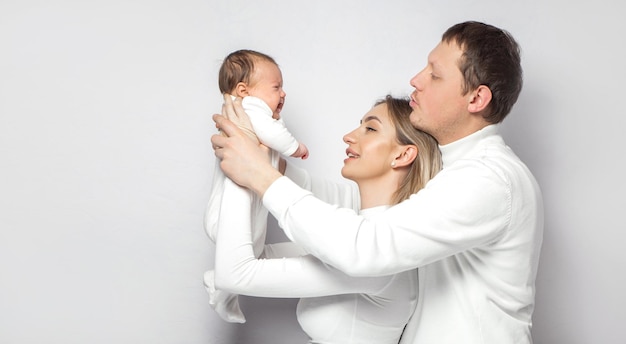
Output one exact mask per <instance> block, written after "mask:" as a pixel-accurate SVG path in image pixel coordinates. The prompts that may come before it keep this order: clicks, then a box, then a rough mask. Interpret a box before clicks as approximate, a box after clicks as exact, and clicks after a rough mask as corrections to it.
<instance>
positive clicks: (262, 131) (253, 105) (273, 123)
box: [242, 97, 299, 157]
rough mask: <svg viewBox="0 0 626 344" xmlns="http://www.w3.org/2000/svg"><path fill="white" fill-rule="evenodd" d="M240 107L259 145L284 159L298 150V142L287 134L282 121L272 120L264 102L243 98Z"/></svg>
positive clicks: (270, 111) (252, 98)
mask: <svg viewBox="0 0 626 344" xmlns="http://www.w3.org/2000/svg"><path fill="white" fill-rule="evenodd" d="M242 105H243V108H244V110H245V111H246V113H247V114H248V117H250V123H252V128H253V129H254V132H255V133H256V135H257V137H258V138H259V141H261V143H263V144H264V145H266V146H268V147H270V148H271V149H273V150H275V151H277V152H279V153H280V154H282V155H283V156H286V157H289V156H291V155H292V154H293V153H294V152H295V151H296V150H297V149H298V145H299V144H298V140H296V138H295V137H294V136H293V135H292V134H291V132H289V130H288V129H287V127H286V126H285V123H284V122H283V120H282V119H277V120H276V119H274V118H272V110H271V109H270V108H269V106H267V104H266V103H265V102H263V101H262V100H261V99H259V98H255V97H245V98H243V102H242Z"/></svg>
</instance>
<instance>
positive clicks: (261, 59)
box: [204, 50, 309, 323]
mask: <svg viewBox="0 0 626 344" xmlns="http://www.w3.org/2000/svg"><path fill="white" fill-rule="evenodd" d="M219 87H220V92H222V94H230V95H231V96H232V97H233V98H235V97H242V98H243V100H242V105H243V108H244V110H245V111H246V113H247V114H248V117H250V123H251V124H252V128H242V129H244V131H246V132H247V133H248V134H249V135H255V136H256V137H257V138H258V140H259V141H260V142H261V143H262V144H264V145H266V146H267V147H269V148H270V156H271V161H272V165H274V167H278V161H279V159H280V155H283V156H291V157H296V158H301V159H306V158H307V157H308V155H309V151H308V149H307V147H306V146H305V145H304V144H302V143H299V142H298V141H297V140H296V139H295V138H294V137H293V135H291V133H290V132H289V131H288V130H287V128H286V127H285V125H284V123H283V121H282V119H281V117H280V111H281V110H282V108H283V104H284V102H285V96H286V94H285V91H283V78H282V74H281V71H280V69H279V68H278V65H277V64H276V62H275V61H274V59H273V58H271V57H270V56H268V55H265V54H263V53H260V52H256V51H252V50H238V51H235V52H233V53H231V54H229V55H228V56H227V57H226V59H225V60H224V62H223V63H222V66H221V68H220V71H219ZM240 189H241V188H240V187H239V186H238V185H236V184H235V183H234V182H233V181H231V180H230V179H228V178H227V177H226V176H224V173H223V172H222V170H221V169H220V168H219V162H216V164H215V170H214V174H213V185H212V189H211V195H210V197H209V204H208V206H207V210H206V213H205V220H204V227H205V230H206V231H207V234H208V235H209V238H211V240H212V241H213V242H215V241H216V240H218V239H219V238H217V228H218V226H219V224H220V217H223V216H250V217H251V223H252V239H253V247H254V254H255V256H256V257H257V258H258V257H259V256H260V255H261V253H262V251H263V246H264V245H265V233H266V229H267V216H268V212H267V210H266V209H265V208H264V207H263V204H262V202H261V199H260V198H259V197H258V196H256V195H255V194H254V193H253V192H250V191H248V190H246V192H245V193H242V192H241V190H240ZM228 192H231V193H234V194H237V195H244V194H245V195H247V196H248V197H245V196H236V197H242V199H241V204H242V207H241V209H239V208H238V209H223V208H222V206H221V205H222V197H223V195H224V193H228ZM230 204H232V203H230ZM204 284H205V287H206V289H207V291H208V293H209V304H210V305H211V307H213V309H214V310H215V311H216V312H217V313H218V314H219V315H220V317H222V319H224V320H226V321H228V322H237V323H243V322H245V321H246V320H245V317H244V315H243V313H242V312H241V309H240V308H239V301H238V296H237V295H235V294H230V293H227V292H224V291H221V290H216V289H215V284H214V274H213V270H209V271H207V272H206V273H205V274H204Z"/></svg>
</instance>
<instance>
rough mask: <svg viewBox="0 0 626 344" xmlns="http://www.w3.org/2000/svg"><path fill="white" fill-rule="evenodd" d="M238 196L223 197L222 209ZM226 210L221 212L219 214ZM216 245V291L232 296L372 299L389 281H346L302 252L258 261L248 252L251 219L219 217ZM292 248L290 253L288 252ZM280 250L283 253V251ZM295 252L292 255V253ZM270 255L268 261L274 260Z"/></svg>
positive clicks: (244, 206)
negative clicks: (369, 295)
mask: <svg viewBox="0 0 626 344" xmlns="http://www.w3.org/2000/svg"><path fill="white" fill-rule="evenodd" d="M236 192H245V189H239V190H238V191H233V192H228V193H225V194H224V199H223V202H222V204H223V205H227V204H230V203H229V202H230V200H231V197H232V199H233V200H236V199H238V198H240V197H238V196H237V195H236ZM248 207H249V205H247V204H239V205H238V211H241V212H244V213H245V212H246V211H249V209H248ZM225 208H228V206H223V207H222V211H223V209H225ZM218 231H219V232H218V239H217V241H216V257H215V284H216V288H218V289H221V290H225V291H228V292H231V293H236V294H242V295H249V296H258V297H287V298H300V297H315V296H325V295H338V294H345V293H375V292H377V291H379V290H381V289H383V288H384V287H385V286H386V285H387V284H388V283H389V282H390V281H391V280H392V278H393V277H392V276H383V277H360V278H355V277H350V276H347V275H346V274H344V273H342V272H341V271H339V270H337V269H335V268H332V267H330V266H329V265H326V264H324V263H322V262H321V261H320V260H318V259H317V258H315V257H313V256H311V255H306V254H305V255H301V254H302V253H304V252H302V251H299V252H298V251H297V250H296V251H293V250H291V249H289V250H288V251H282V253H285V252H291V253H288V254H289V255H295V257H285V258H276V259H256V258H255V256H254V253H253V248H252V239H251V234H250V223H249V218H248V217H244V216H232V214H231V216H226V214H224V213H222V214H220V216H219V226H218ZM292 248H293V247H292ZM281 249H282V248H281ZM294 252H295V253H294ZM276 254H277V252H276V251H274V253H273V254H272V255H274V256H275V255H276Z"/></svg>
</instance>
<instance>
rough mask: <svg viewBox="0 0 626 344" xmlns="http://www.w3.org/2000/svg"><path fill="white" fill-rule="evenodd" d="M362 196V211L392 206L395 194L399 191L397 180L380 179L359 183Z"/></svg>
mask: <svg viewBox="0 0 626 344" xmlns="http://www.w3.org/2000/svg"><path fill="white" fill-rule="evenodd" d="M356 183H357V185H358V186H359V194H360V195H361V209H367V208H373V207H377V206H381V205H391V204H392V198H393V194H394V192H395V191H396V190H397V189H398V185H399V181H398V180H396V178H378V179H376V180H368V181H357V182H356Z"/></svg>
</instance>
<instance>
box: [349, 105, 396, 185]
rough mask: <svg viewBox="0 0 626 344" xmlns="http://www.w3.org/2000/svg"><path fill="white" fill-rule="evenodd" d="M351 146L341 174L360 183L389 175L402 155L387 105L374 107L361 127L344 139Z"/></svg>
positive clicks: (363, 120)
mask: <svg viewBox="0 0 626 344" xmlns="http://www.w3.org/2000/svg"><path fill="white" fill-rule="evenodd" d="M343 141H344V142H345V143H347V144H348V148H347V149H346V155H348V157H347V158H346V159H345V160H344V161H343V163H344V165H343V168H342V169H341V175H342V176H344V177H345V178H347V179H351V180H353V181H355V182H357V183H359V182H363V181H366V180H368V179H375V178H380V177H382V176H385V175H386V174H387V173H389V172H390V171H391V169H392V166H391V163H392V161H393V160H394V158H395V157H396V155H397V154H398V151H399V149H400V144H398V142H397V140H396V128H395V126H394V125H393V123H392V122H391V119H390V118H389V112H388V111H387V105H386V104H384V103H383V104H379V105H376V106H375V107H373V108H372V109H371V110H370V111H369V112H368V113H366V114H365V116H363V119H362V120H361V125H359V127H358V128H356V129H354V130H353V131H351V132H349V133H348V134H346V135H345V136H344V137H343Z"/></svg>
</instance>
